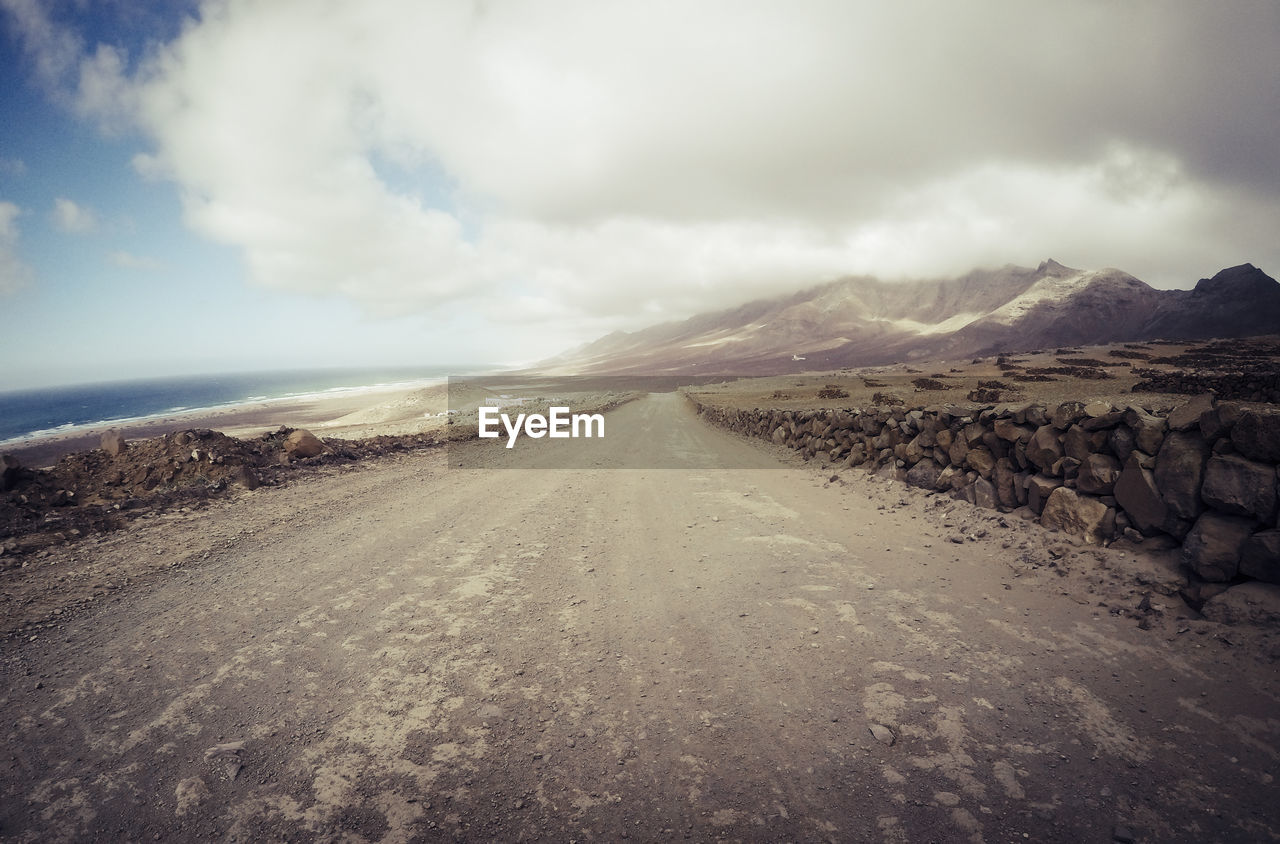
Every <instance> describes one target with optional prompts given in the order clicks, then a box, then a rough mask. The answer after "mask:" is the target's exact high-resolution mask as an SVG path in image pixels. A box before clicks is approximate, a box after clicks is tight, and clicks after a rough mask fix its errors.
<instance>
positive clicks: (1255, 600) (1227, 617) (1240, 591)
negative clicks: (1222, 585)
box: [1200, 583, 1280, 626]
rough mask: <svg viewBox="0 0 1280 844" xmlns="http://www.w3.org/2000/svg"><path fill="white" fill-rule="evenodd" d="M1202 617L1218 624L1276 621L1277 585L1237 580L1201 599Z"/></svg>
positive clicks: (1279, 589) (1279, 617) (1278, 610)
mask: <svg viewBox="0 0 1280 844" xmlns="http://www.w3.org/2000/svg"><path fill="white" fill-rule="evenodd" d="M1200 612H1202V613H1204V617H1205V618H1207V619H1209V620H1210V621H1217V622H1220V623H1222V624H1257V625H1268V626H1270V625H1277V624H1280V586H1277V585H1276V584H1274V583H1241V584H1240V585H1239V586H1232V587H1231V588H1230V589H1228V590H1226V591H1225V592H1222V593H1221V594H1218V595H1215V596H1213V597H1212V598H1210V599H1209V600H1207V601H1205V603H1204V606H1203V607H1201V608H1200Z"/></svg>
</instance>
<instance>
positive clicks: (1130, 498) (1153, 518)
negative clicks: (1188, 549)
mask: <svg viewBox="0 0 1280 844" xmlns="http://www.w3.org/2000/svg"><path fill="white" fill-rule="evenodd" d="M1114 495H1115V497H1116V502H1117V503H1119V505H1120V506H1121V507H1123V508H1124V511H1125V512H1126V513H1127V514H1128V515H1129V521H1131V522H1132V523H1133V526H1134V527H1136V528H1137V529H1138V530H1140V531H1142V532H1143V533H1145V534H1147V535H1148V536H1149V535H1151V534H1153V533H1156V532H1157V531H1161V530H1164V525H1165V520H1166V519H1168V518H1169V508H1168V506H1166V505H1165V503H1164V499H1162V498H1161V497H1160V492H1159V489H1158V487H1157V486H1156V479H1155V476H1154V475H1153V474H1152V473H1151V471H1150V470H1148V469H1144V468H1142V462H1141V457H1140V456H1139V453H1138V452H1136V451H1135V452H1133V453H1132V454H1130V455H1129V459H1128V460H1126V461H1125V464H1124V470H1123V471H1121V472H1120V477H1119V478H1117V479H1116V485H1115V492H1114Z"/></svg>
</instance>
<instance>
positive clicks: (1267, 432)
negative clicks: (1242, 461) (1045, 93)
mask: <svg viewBox="0 0 1280 844" xmlns="http://www.w3.org/2000/svg"><path fill="white" fill-rule="evenodd" d="M1231 442H1232V443H1233V444H1234V445H1235V447H1236V448H1237V449H1238V450H1239V451H1240V453H1241V454H1243V455H1244V456H1245V457H1249V458H1252V459H1254V460H1267V461H1270V462H1272V463H1280V407H1258V408H1248V409H1245V410H1243V411H1242V412H1241V413H1240V418H1239V419H1238V420H1237V421H1236V423H1235V426H1234V427H1233V428H1232V429H1231Z"/></svg>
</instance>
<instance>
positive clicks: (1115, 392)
mask: <svg viewBox="0 0 1280 844" xmlns="http://www.w3.org/2000/svg"><path fill="white" fill-rule="evenodd" d="M1098 364H1101V365H1098ZM1277 379H1280V338H1277V337H1275V336H1267V337H1255V338H1246V339H1241V340H1231V341H1214V342H1209V343H1185V342H1178V343H1173V342H1168V341H1159V340H1157V341H1149V342H1144V343H1115V344H1111V345H1105V346H1076V347H1071V348H1055V349H1042V350H1040V351H1036V352H1028V353H1022V354H1010V355H1000V356H994V357H986V358H979V359H966V360H941V361H915V362H911V363H901V364H894V365H892V366H877V367H865V368H861V369H844V370H839V371H836V372H816V373H809V374H804V375H774V376H766V377H758V378H756V377H750V378H741V379H736V380H728V381H726V383H724V384H721V385H716V386H713V387H702V388H699V390H700V391H705V392H706V393H707V395H709V396H711V397H713V399H714V400H715V402H716V403H718V404H721V405H724V406H727V407H734V408H738V409H749V408H762V407H768V408H780V409H784V410H802V409H804V410H807V409H812V408H820V407H824V408H830V407H846V406H848V407H866V406H869V405H873V404H893V403H896V402H894V401H892V399H895V398H896V399H901V400H902V402H903V403H904V404H907V405H911V406H924V405H928V404H944V403H947V402H964V401H966V400H969V401H975V402H981V403H987V404H997V403H1002V402H1024V401H1025V402H1036V403H1039V404H1043V405H1046V406H1048V407H1056V406H1057V405H1058V404H1061V403H1062V402H1064V401H1068V400H1074V399H1081V400H1085V401H1089V400H1094V399H1098V400H1103V401H1110V402H1111V403H1113V404H1115V405H1117V406H1120V407H1123V406H1125V405H1126V404H1128V403H1130V402H1138V403H1141V404H1144V405H1148V406H1149V407H1151V408H1153V409H1167V408H1169V407H1173V406H1175V405H1177V404H1181V403H1182V402H1183V401H1185V400H1186V396H1188V395H1196V394H1199V393H1204V392H1209V391H1212V392H1214V393H1215V394H1217V396H1218V398H1219V399H1239V400H1243V401H1262V402H1265V401H1270V402H1276V401H1278V400H1280V381H1278V380H1277ZM939 387H941V389H939ZM833 390H836V391H839V392H843V393H847V394H848V395H847V396H839V397H833V396H831V395H830V393H831V391H833ZM974 391H984V392H983V394H981V395H975V396H973V397H972V398H970V393H972V392H974ZM824 392H826V393H828V395H825V396H824V395H823V393H824ZM876 394H879V395H880V399H879V400H877V398H876Z"/></svg>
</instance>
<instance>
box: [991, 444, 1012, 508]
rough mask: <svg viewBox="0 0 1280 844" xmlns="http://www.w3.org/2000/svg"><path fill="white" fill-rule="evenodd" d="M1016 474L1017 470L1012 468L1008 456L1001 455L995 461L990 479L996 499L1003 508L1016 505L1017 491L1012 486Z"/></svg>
mask: <svg viewBox="0 0 1280 844" xmlns="http://www.w3.org/2000/svg"><path fill="white" fill-rule="evenodd" d="M1016 475H1017V470H1015V469H1014V466H1013V461H1012V460H1010V459H1009V458H1008V457H1001V458H1000V459H999V460H997V461H996V470H995V472H994V473H993V477H992V480H993V481H994V482H995V488H996V499H997V500H998V501H999V502H1000V506H1001V508H1003V509H1006V510H1013V509H1015V508H1017V506H1018V493H1017V491H1016V490H1015V489H1014V487H1013V479H1014V477H1015V476H1016Z"/></svg>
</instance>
